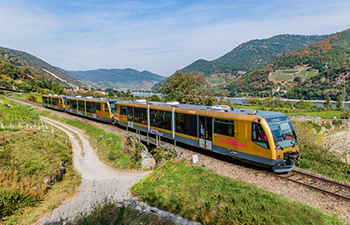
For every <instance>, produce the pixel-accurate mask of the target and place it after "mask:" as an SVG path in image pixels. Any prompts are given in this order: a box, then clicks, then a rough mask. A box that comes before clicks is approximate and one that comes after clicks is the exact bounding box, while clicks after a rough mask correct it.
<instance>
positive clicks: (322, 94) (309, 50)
mask: <svg viewBox="0 0 350 225" xmlns="http://www.w3.org/2000/svg"><path fill="white" fill-rule="evenodd" d="M300 68H303V69H301V70H300ZM278 72H281V73H285V74H286V76H288V74H289V75H290V78H285V77H284V79H280V80H276V79H272V78H273V76H274V75H275V74H276V73H278ZM308 72H311V74H312V75H310V76H308V75H307V74H308ZM349 75H350V29H348V30H345V31H342V32H339V33H336V34H334V35H331V36H329V37H327V38H325V39H323V40H321V41H319V42H317V43H314V44H312V45H310V46H307V47H304V48H302V49H300V50H298V51H295V52H293V53H290V54H288V55H285V56H282V57H280V58H278V59H276V60H275V61H273V62H271V63H268V64H265V65H263V66H261V67H259V68H258V69H256V70H254V71H252V72H250V73H247V74H245V75H243V76H242V77H241V78H240V79H237V80H236V81H234V82H232V84H230V85H229V86H228V90H230V94H231V96H237V95H239V94H240V93H242V92H248V93H250V94H252V93H255V95H256V94H258V95H261V92H264V94H263V95H266V94H268V92H271V90H272V88H277V87H278V86H280V87H281V88H284V89H287V94H286V97H289V98H300V99H325V98H326V97H331V99H333V100H335V99H336V98H337V97H341V98H343V97H346V96H347V94H346V93H349V92H350V87H349V83H348V80H349ZM280 78H281V77H280ZM259 93H260V94H259ZM344 94H345V95H346V96H344Z"/></svg>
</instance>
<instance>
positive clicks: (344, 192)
mask: <svg viewBox="0 0 350 225" xmlns="http://www.w3.org/2000/svg"><path fill="white" fill-rule="evenodd" d="M276 176H278V177H280V178H282V179H286V180H288V181H292V182H295V183H298V184H300V185H303V186H306V187H309V188H311V189H314V190H318V191H320V192H322V193H325V194H328V195H332V196H335V197H337V198H339V199H342V200H346V201H349V202H350V184H347V183H345V182H341V181H337V180H333V179H330V178H326V177H323V176H320V175H316V174H312V173H308V172H306V171H303V170H300V169H295V170H293V171H291V172H289V173H287V174H282V175H277V174H276Z"/></svg>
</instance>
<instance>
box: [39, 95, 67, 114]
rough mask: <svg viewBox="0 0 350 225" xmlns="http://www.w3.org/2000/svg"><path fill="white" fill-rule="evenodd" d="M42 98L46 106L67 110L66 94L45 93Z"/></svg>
mask: <svg viewBox="0 0 350 225" xmlns="http://www.w3.org/2000/svg"><path fill="white" fill-rule="evenodd" d="M41 98H42V104H43V106H44V107H46V108H51V109H56V110H60V111H65V107H66V106H65V99H66V96H63V95H51V94H50V95H43V96H42V97H41Z"/></svg>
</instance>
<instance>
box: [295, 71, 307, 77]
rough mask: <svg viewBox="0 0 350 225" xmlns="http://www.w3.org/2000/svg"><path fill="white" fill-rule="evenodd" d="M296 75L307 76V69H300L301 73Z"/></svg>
mask: <svg viewBox="0 0 350 225" xmlns="http://www.w3.org/2000/svg"><path fill="white" fill-rule="evenodd" d="M296 75H300V76H305V75H306V70H300V71H299V73H297V74H296Z"/></svg>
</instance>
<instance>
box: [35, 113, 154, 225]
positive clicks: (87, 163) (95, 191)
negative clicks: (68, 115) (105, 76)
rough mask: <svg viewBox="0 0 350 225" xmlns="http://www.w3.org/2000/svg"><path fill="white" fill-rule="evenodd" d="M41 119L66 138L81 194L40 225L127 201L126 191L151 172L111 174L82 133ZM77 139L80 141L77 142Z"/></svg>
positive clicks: (115, 172) (55, 211)
mask: <svg viewBox="0 0 350 225" xmlns="http://www.w3.org/2000/svg"><path fill="white" fill-rule="evenodd" d="M42 119H43V120H44V121H46V122H47V123H49V124H53V125H54V126H55V127H57V128H59V129H61V130H62V131H64V132H65V133H67V135H68V136H69V139H70V141H71V143H72V148H73V163H74V166H75V168H76V170H77V171H78V172H79V173H80V174H81V176H82V184H81V186H80V194H78V195H77V196H76V197H74V199H72V200H71V201H69V202H67V203H65V204H63V205H62V206H60V207H59V208H58V209H56V210H54V211H53V212H52V213H51V215H49V216H47V217H46V218H45V219H44V220H43V221H41V222H40V224H61V221H67V220H70V219H72V218H73V217H74V216H76V215H77V213H81V212H86V211H88V210H89V209H91V206H92V204H94V203H96V202H101V201H104V200H106V199H108V200H115V201H123V200H126V199H130V198H131V196H130V195H129V188H130V187H131V186H132V185H133V184H135V183H137V182H138V181H139V180H140V179H142V178H144V177H146V176H147V175H148V174H149V173H150V172H149V171H147V172H140V171H137V172H118V171H114V170H113V169H111V168H109V167H108V166H106V165H105V164H103V163H102V162H101V161H100V160H99V159H98V158H97V156H96V155H95V154H94V152H93V149H92V148H91V146H90V144H89V141H88V140H87V139H86V138H85V137H84V135H83V134H81V133H80V132H78V131H76V130H74V129H72V128H70V127H68V126H66V125H64V124H62V123H59V122H56V121H53V120H51V119H48V118H44V117H42ZM73 133H74V134H75V135H73ZM77 138H79V139H80V143H79V140H77Z"/></svg>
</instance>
